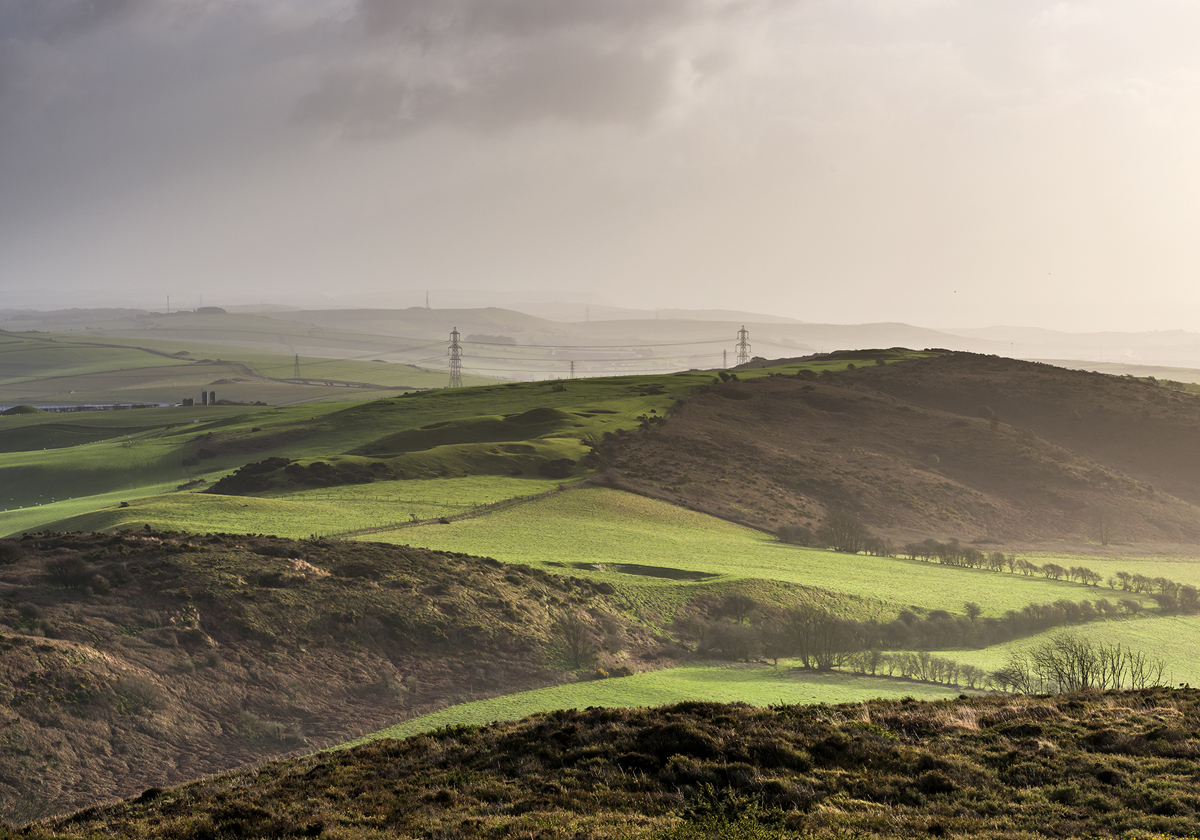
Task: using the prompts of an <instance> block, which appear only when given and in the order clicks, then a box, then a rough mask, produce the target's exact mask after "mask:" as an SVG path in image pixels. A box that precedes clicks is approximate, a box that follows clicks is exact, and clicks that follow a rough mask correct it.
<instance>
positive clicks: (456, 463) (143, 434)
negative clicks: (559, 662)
mask: <svg viewBox="0 0 1200 840" xmlns="http://www.w3.org/2000/svg"><path fill="white" fill-rule="evenodd" d="M710 379H711V377H709V376H707V375H704V374H679V375H675V376H667V377H618V378H612V379H592V380H581V381H578V382H575V383H571V384H570V385H569V386H568V385H563V384H561V383H556V382H538V383H509V384H506V385H493V386H488V387H482V388H457V389H445V390H439V391H428V392H423V393H418V394H413V395H409V396H406V397H397V398H392V399H386V400H376V401H372V402H367V403H355V404H349V405H347V404H345V403H312V404H305V405H300V406H290V407H282V408H237V407H233V408H230V407H222V406H218V407H215V408H213V407H195V408H164V409H138V410H135V411H124V412H103V413H100V412H94V413H87V414H79V415H50V414H31V415H18V416H10V417H3V418H0V484H2V485H3V486H4V487H5V488H6V489H9V496H10V502H11V506H12V507H26V508H27V507H29V506H31V505H35V504H38V503H40V502H44V501H45V500H47V499H50V498H56V499H63V498H67V497H71V498H74V499H79V498H81V497H83V496H88V495H93V494H98V493H111V492H113V491H117V490H127V491H129V492H130V493H133V494H136V495H135V497H136V496H137V495H140V496H145V495H149V493H150V492H153V491H151V490H149V489H148V488H150V487H154V488H159V489H161V487H162V485H164V484H167V483H169V482H172V481H174V482H175V483H176V484H183V483H184V482H186V481H188V480H191V479H197V478H204V479H206V480H209V481H214V480H216V479H217V478H219V477H220V476H222V475H225V474H227V473H228V472H230V471H231V470H233V469H235V468H237V467H240V466H242V465H244V464H246V463H249V462H252V461H261V460H263V459H265V458H268V457H272V456H281V457H286V458H289V459H292V460H298V461H311V460H317V459H319V460H325V461H327V462H333V463H337V462H338V461H339V460H346V461H347V462H350V463H356V462H357V463H361V462H362V456H359V455H355V454H354V453H356V452H359V451H363V450H365V451H367V452H368V454H370V455H371V456H372V457H374V458H376V459H381V458H382V459H387V460H388V464H389V465H390V466H391V467H393V468H394V469H395V471H396V472H397V474H398V475H403V476H404V477H407V478H432V477H440V478H451V477H463V476H471V475H490V476H494V477H498V478H507V477H510V476H513V475H514V473H518V472H519V473H522V474H524V476H527V477H528V476H536V475H537V467H538V465H539V464H540V463H542V462H544V461H546V460H552V459H556V458H569V459H571V460H578V459H579V458H581V457H583V456H584V455H586V454H587V452H588V449H587V445H586V444H587V443H588V442H591V441H596V440H599V439H600V437H601V436H602V435H603V434H604V433H605V432H611V431H615V430H617V429H620V428H626V429H630V428H634V427H636V426H637V425H638V423H639V422H640V421H639V419H638V417H639V416H641V415H646V414H649V413H651V412H657V413H663V412H665V411H667V410H668V408H669V406H670V404H671V401H672V400H674V399H676V398H677V397H678V396H680V395H685V394H687V393H690V392H691V390H693V389H694V388H695V387H697V386H698V385H701V384H704V383H706V382H708V381H710ZM529 412H534V415H533V416H534V417H535V418H538V417H542V416H543V415H544V416H545V417H547V418H549V419H548V420H546V421H545V422H542V421H541V420H538V419H533V420H529V421H527V422H526V421H522V420H521V418H522V417H523V416H525V415H527V414H528V413H529ZM538 412H541V414H538ZM106 421H111V422H112V423H114V424H116V425H109V426H106V425H104V424H105V422H106ZM132 422H137V423H138V424H139V426H138V427H137V428H136V429H134V428H128V427H122V426H121V425H120V423H132ZM6 430H7V431H8V432H10V433H11V437H12V438H14V443H13V446H14V447H19V446H29V445H30V444H33V445H35V446H36V444H39V443H40V444H41V445H42V446H44V447H49V448H46V449H42V448H41V447H37V448H35V449H25V450H24V451H9V452H7V453H4V452H3V449H4V448H5V446H4V443H3V441H4V440H5V439H6V438H7V437H9V435H6V434H5V431H6ZM89 438H90V439H92V440H94V441H95V442H91V443H85V444H84V445H71V444H73V443H74V442H77V441H79V442H83V441H87V440H88V439H89ZM96 438H100V440H98V441H96V440H95V439H96ZM56 446H59V447H63V448H57V449H56V448H53V447H56ZM201 447H204V448H208V449H210V450H212V452H213V453H215V454H214V455H213V456H212V457H211V458H209V459H207V460H203V461H201V462H200V463H198V464H193V465H192V466H191V467H186V466H184V464H183V461H184V460H185V459H186V458H187V457H189V455H193V456H194V454H195V452H197V451H198V450H199V449H200V448H201ZM356 459H357V461H356ZM139 490H141V491H142V492H140V493H139V492H138V491H139ZM382 492H383V493H385V494H387V497H388V498H406V497H405V496H404V495H403V494H400V493H393V492H392V489H391V488H384V489H383V490H382ZM187 498H191V497H190V496H189V497H187ZM285 500H286V501H290V502H295V503H296V506H295V507H294V510H296V511H297V513H296V514H295V515H294V516H293V515H291V514H289V516H291V517H292V518H293V519H294V518H302V517H303V513H302V512H301V511H300V507H299V506H300V505H301V504H307V502H306V501H305V500H304V499H303V498H299V499H298V498H294V497H292V496H291V495H287V494H285ZM487 501H494V497H493V496H492V495H489V496H488V497H487ZM462 503H463V504H472V503H474V501H473V500H471V499H467V500H464V501H463V502H462ZM199 504H203V503H199ZM182 505H183V502H179V501H173V502H172V503H171V505H170V507H171V509H170V510H169V511H168V510H166V509H163V510H161V511H160V515H159V516H155V517H153V519H154V521H155V523H156V525H158V526H161V527H166V528H170V529H171V530H192V529H194V528H195V527H196V525H195V522H196V521H197V518H196V516H194V515H192V514H191V513H189V512H188V511H186V510H185V509H183V507H181V506H182ZM99 507H103V505H97V508H99ZM327 508H328V505H326V506H325V508H322V507H320V506H317V507H314V508H313V511H312V517H313V521H312V522H311V523H310V526H309V527H307V529H306V528H300V529H299V532H300V533H303V534H304V535H308V534H311V533H314V532H316V531H317V530H318V527H320V530H325V526H324V524H323V523H325V522H327V521H328V514H327V510H326V509H327ZM238 510H239V511H240V512H241V516H240V521H236V522H232V521H231V522H230V526H229V527H230V529H231V530H238V531H246V532H253V533H269V532H271V531H272V528H273V526H274V524H275V523H276V522H277V520H278V519H279V514H278V513H277V511H276V510H275V509H273V508H272V509H267V508H264V507H261V506H256V505H253V504H249V503H246V504H244V505H241V506H239V508H238ZM410 513H417V514H418V516H420V514H421V512H420V511H419V510H413V511H405V516H404V517H395V516H393V514H392V513H391V512H390V511H389V512H387V513H386V514H380V515H379V516H378V517H376V516H375V514H370V515H369V517H368V519H369V524H365V525H363V524H361V523H362V520H360V521H359V525H361V527H376V526H377V525H380V524H388V523H393V524H394V523H396V522H398V521H401V520H402V519H406V518H411V517H409V516H408V514H410ZM438 515H444V514H443V513H439V514H438ZM58 518H59V517H47V518H46V519H43V520H41V522H37V523H31V522H30V521H29V519H28V517H27V516H23V517H22V518H21V525H20V526H19V527H20V528H28V527H32V526H33V525H36V524H50V523H52V522H53V521H54V520H56V519H58ZM235 518H236V517H235ZM121 521H122V520H121V519H120V518H119V517H118V518H116V519H113V520H111V521H109V522H106V521H104V519H103V517H101V518H99V519H93V520H89V522H90V523H91V527H97V528H101V527H118V526H119V525H120V524H121ZM5 524H6V523H5V521H4V520H3V519H2V518H0V528H3V526H4V525H5ZM72 524H74V523H72ZM55 527H59V526H57V525H56V526H55ZM355 527H358V525H356V526H355ZM8 530H9V532H11V531H14V530H17V527H15V526H14V527H13V528H11V529H8ZM283 530H286V531H288V532H296V529H295V528H291V527H289V528H286V529H283ZM346 530H352V528H350V527H342V528H338V529H336V531H337V532H338V533H341V532H343V531H346Z"/></svg>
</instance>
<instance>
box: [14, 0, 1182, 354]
mask: <svg viewBox="0 0 1200 840" xmlns="http://www.w3.org/2000/svg"><path fill="white" fill-rule="evenodd" d="M1198 34H1200V7H1194V6H1189V5H1185V4H1179V3H1176V2H1166V1H1165V0H1148V2H1145V3H1139V4H1136V5H1134V4H1124V3H1117V2H1115V1H1114V0H1101V1H1100V2H1093V3H1086V4H1085V3H1070V2H1033V0H1018V2H1014V3H1006V4H1000V5H984V6H980V5H979V4H964V3H961V2H956V1H955V0H898V2H897V1H896V0H893V2H883V0H850V1H849V2H847V0H838V2H835V1H834V0H800V1H798V2H792V1H791V0H604V2H598V1H597V0H404V2H388V1H387V0H313V2H310V3H305V4H302V5H297V4H290V3H284V2H279V0H225V2H221V3H211V4H200V5H197V4H187V3H182V2H178V0H110V2H107V3H94V2H85V0H39V1H38V2H25V0H18V2H14V3H9V4H5V5H3V6H0V290H2V291H3V301H2V302H0V308H20V307H34V308H56V307H63V308H65V307H69V306H99V305H114V306H132V307H140V308H151V309H162V308H165V305H166V298H167V296H168V295H169V296H170V298H171V302H172V308H194V307H196V306H198V305H200V303H201V301H203V303H205V304H209V305H222V304H227V305H236V304H251V303H258V302H263V303H275V304H279V303H285V302H296V303H297V305H302V306H303V305H312V302H313V301H325V302H326V303H325V305H328V306H343V305H344V306H347V307H349V306H367V305H373V304H372V303H370V301H376V302H377V303H375V304H374V305H381V306H419V305H423V303H424V295H425V292H426V291H427V290H428V291H429V292H430V294H431V296H432V297H433V299H434V301H435V303H434V305H435V306H438V305H439V304H438V303H436V301H437V299H438V295H439V294H440V293H441V294H444V295H447V296H449V295H450V294H451V293H453V292H456V291H461V290H465V289H476V290H479V292H480V296H481V297H485V296H491V297H492V298H493V299H497V298H498V299H502V300H503V299H505V297H504V296H505V295H506V294H508V295H511V297H510V298H508V299H511V300H513V301H514V302H515V303H514V308H518V309H519V308H521V306H520V300H522V299H527V298H533V299H535V300H536V299H541V300H542V301H543V302H545V301H562V302H566V303H577V304H581V305H586V304H588V303H593V304H595V305H597V306H612V307H621V308H628V309H664V308H678V309H728V310H739V311H745V312H763V313H769V314H771V315H775V316H781V317H789V318H795V319H797V320H800V321H805V322H810V323H841V324H862V323H871V322H902V323H908V324H913V325H919V326H925V327H929V328H933V329H944V328H950V327H954V328H960V329H969V328H985V327H991V326H996V325H1013V326H1030V327H1041V328H1051V329H1061V330H1066V331H1073V332H1094V331H1144V330H1173V329H1186V330H1192V331H1200V307H1197V306H1196V303H1197V299H1198V297H1200V292H1197V291H1196V288H1195V286H1196V284H1195V283H1194V282H1193V275H1194V274H1195V271H1196V268H1197V266H1198V265H1200V260H1198V258H1200V244H1198V243H1197V241H1196V236H1195V234H1194V231H1195V230H1196V229H1197V227H1198V226H1200V225H1198V222H1200V198H1198V196H1200V190H1198V189H1197V187H1200V166H1198V165H1197V159H1196V152H1195V149H1196V148H1198V147H1200V142H1198V141H1200V108H1198V107H1197V105H1200V56H1198V55H1197V54H1196V51H1195V49H1194V46H1193V45H1194V43H1195V41H1196V37H1195V36H1197V35H1198ZM487 305H498V304H496V303H495V302H494V300H493V301H492V302H489V303H488V304H487Z"/></svg>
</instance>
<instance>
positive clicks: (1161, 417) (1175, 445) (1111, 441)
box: [845, 353, 1200, 504]
mask: <svg viewBox="0 0 1200 840" xmlns="http://www.w3.org/2000/svg"><path fill="white" fill-rule="evenodd" d="M845 378H846V380H847V383H848V384H854V385H860V386H863V387H867V388H870V389H872V390H875V391H880V392H883V393H886V394H890V395H891V396H894V397H896V398H898V399H900V400H903V401H905V402H908V403H912V404H914V405H919V406H923V407H926V408H936V409H940V410H942V411H949V412H953V413H955V414H961V415H964V416H967V417H983V416H988V417H990V416H992V415H994V416H995V417H997V418H998V419H999V420H1000V421H1002V422H1004V423H1007V424H1010V425H1013V426H1023V427H1026V428H1028V429H1030V430H1032V431H1033V432H1034V433H1035V434H1037V435H1038V436H1039V437H1041V438H1044V439H1045V440H1048V441H1051V442H1053V443H1056V444H1058V445H1059V446H1062V447H1064V448H1066V449H1070V450H1072V451H1074V452H1077V453H1079V454H1081V455H1085V456H1087V457H1089V458H1093V459H1095V460H1096V461H1099V462H1101V463H1103V464H1106V465H1108V466H1110V467H1112V468H1113V469H1116V470H1119V471H1121V472H1123V473H1125V474H1126V475H1128V476H1130V477H1132V478H1136V479H1137V480H1139V481H1144V482H1148V483H1150V484H1153V485H1154V487H1155V489H1157V490H1165V491H1166V492H1168V493H1170V494H1172V495H1175V496H1178V497H1180V498H1181V499H1186V500H1187V501H1189V502H1192V503H1193V504H1200V395H1196V394H1191V393H1183V392H1179V391H1175V390H1172V389H1169V388H1165V387H1161V386H1158V385H1155V384H1154V383H1152V382H1145V381H1142V380H1138V379H1133V378H1129V377H1119V376H1109V375H1106V374H1101V373H1089V372H1087V371H1078V370H1067V369H1065V368H1059V367H1054V366H1053V365H1046V364H1038V363H1035V362H1022V361H1018V360H1016V359H1005V358H1001V357H998V356H981V355H976V354H972V353H951V354H947V355H945V356H940V357H938V358H932V359H914V360H912V361H909V362H905V363H904V364H901V365H886V366H868V367H864V368H860V369H859V370H856V371H848V372H847V373H846V374H845Z"/></svg>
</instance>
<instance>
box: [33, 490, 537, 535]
mask: <svg viewBox="0 0 1200 840" xmlns="http://www.w3.org/2000/svg"><path fill="white" fill-rule="evenodd" d="M559 484H560V482H558V481H554V480H549V479H536V478H506V477H500V476H471V477H467V478H456V479H426V480H421V481H381V482H376V483H374V484H369V485H352V486H346V487H330V488H314V489H309V490H295V491H291V492H286V493H280V494H278V495H272V496H271V497H268V498H260V497H257V496H221V495H207V494H204V493H192V492H185V493H168V494H164V495H160V496H152V497H149V498H145V499H139V500H135V501H132V502H130V503H129V506H128V507H124V508H123V507H120V506H119V501H122V500H118V499H115V498H114V499H113V500H112V502H111V503H110V505H109V506H107V507H105V508H102V509H99V510H89V511H88V512H87V513H82V514H79V515H76V516H71V517H68V518H63V519H59V520H57V521H55V522H54V523H53V528H54V529H55V530H61V531H100V530H108V529H112V528H124V529H135V530H136V529H138V528H141V527H143V526H144V525H146V524H149V525H150V526H151V527H152V528H154V529H155V530H187V531H191V532H193V533H207V532H214V531H223V532H234V533H236V532H240V531H245V530H247V525H250V526H252V530H253V531H254V532H255V533H263V534H275V535H277V536H281V537H292V538H295V539H301V538H304V537H309V536H312V535H318V536H333V535H339V534H344V533H347V532H366V533H373V532H375V530H376V529H379V528H391V527H395V525H396V523H399V522H406V521H409V520H411V519H412V518H413V517H417V518H419V519H436V518H438V517H446V516H460V515H463V514H465V513H470V512H472V511H474V510H476V509H477V508H478V507H480V506H483V505H489V504H493V503H496V502H501V501H504V500H507V499H511V498H513V497H514V496H529V495H536V494H539V493H545V492H547V491H550V490H553V489H556V488H557V487H558V486H559ZM82 504H87V502H86V501H85V502H83V503H82ZM181 525H182V526H185V527H181ZM367 538H368V539H369V538H370V537H367Z"/></svg>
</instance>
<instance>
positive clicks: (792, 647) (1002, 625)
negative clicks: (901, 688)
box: [681, 594, 1142, 671]
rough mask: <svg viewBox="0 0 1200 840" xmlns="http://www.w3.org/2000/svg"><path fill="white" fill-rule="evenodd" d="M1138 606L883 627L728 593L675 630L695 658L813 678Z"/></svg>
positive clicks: (1040, 608) (975, 611)
mask: <svg viewBox="0 0 1200 840" xmlns="http://www.w3.org/2000/svg"><path fill="white" fill-rule="evenodd" d="M1141 608H1142V605H1141V603H1140V602H1138V601H1135V600H1133V599H1126V600H1123V601H1120V602H1117V603H1113V602H1111V601H1109V600H1107V599H1105V598H1100V599H1097V600H1095V601H1090V600H1082V601H1070V600H1067V599H1060V600H1058V601H1055V602H1053V603H1050V604H1028V605H1027V606H1025V607H1023V608H1022V609H1020V610H1009V611H1007V612H1006V613H1005V614H1004V615H1003V616H1000V617H987V618H982V617H981V613H982V608H981V607H979V605H978V604H974V603H970V604H965V605H964V610H965V614H963V615H952V614H951V613H949V612H947V611H945V610H930V611H929V612H928V613H927V614H926V615H925V616H924V617H921V616H918V615H917V614H915V613H913V612H911V611H908V610H905V611H904V612H902V613H901V614H900V615H899V616H898V617H896V618H895V619H893V620H892V621H888V622H879V621H875V620H873V619H872V620H870V621H856V620H854V619H849V618H843V617H840V616H837V615H834V614H833V613H831V612H829V611H828V610H825V609H823V608H821V607H818V606H813V605H806V606H803V607H798V608H794V609H787V610H780V609H774V608H769V607H766V606H764V605H761V604H758V603H757V602H755V601H754V599H752V598H749V597H747V596H745V595H742V594H734V595H730V596H728V597H726V599H725V600H724V601H723V602H722V603H721V604H720V605H718V606H717V607H716V608H715V609H714V610H713V611H712V613H713V617H712V618H696V619H692V620H691V621H688V622H686V623H685V624H684V626H683V627H682V628H681V629H683V630H684V631H685V632H687V633H688V634H690V635H691V636H692V637H693V638H695V639H696V652H697V653H699V654H701V655H705V656H718V657H723V658H726V659H733V660H750V659H757V658H759V657H765V658H767V659H772V660H776V661H777V660H779V659H785V658H786V659H797V660H799V662H800V665H801V667H803V668H808V669H811V670H817V671H827V670H830V669H832V668H840V667H844V666H846V665H847V664H848V663H850V662H851V661H852V660H853V657H855V656H856V655H857V654H860V653H863V652H869V651H873V650H875V651H878V650H912V651H928V650H939V649H946V648H983V647H989V646H991V645H996V644H1002V643H1004V642H1008V641H1012V640H1013V639H1017V638H1021V637H1023V636H1028V635H1032V634H1034V633H1041V632H1044V631H1046V630H1051V629H1054V628H1056V627H1063V626H1069V625H1077V624H1084V623H1087V622H1089V621H1095V620H1099V619H1104V618H1111V617H1116V616H1121V615H1133V614H1136V613H1137V612H1139V611H1140V610H1141Z"/></svg>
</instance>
